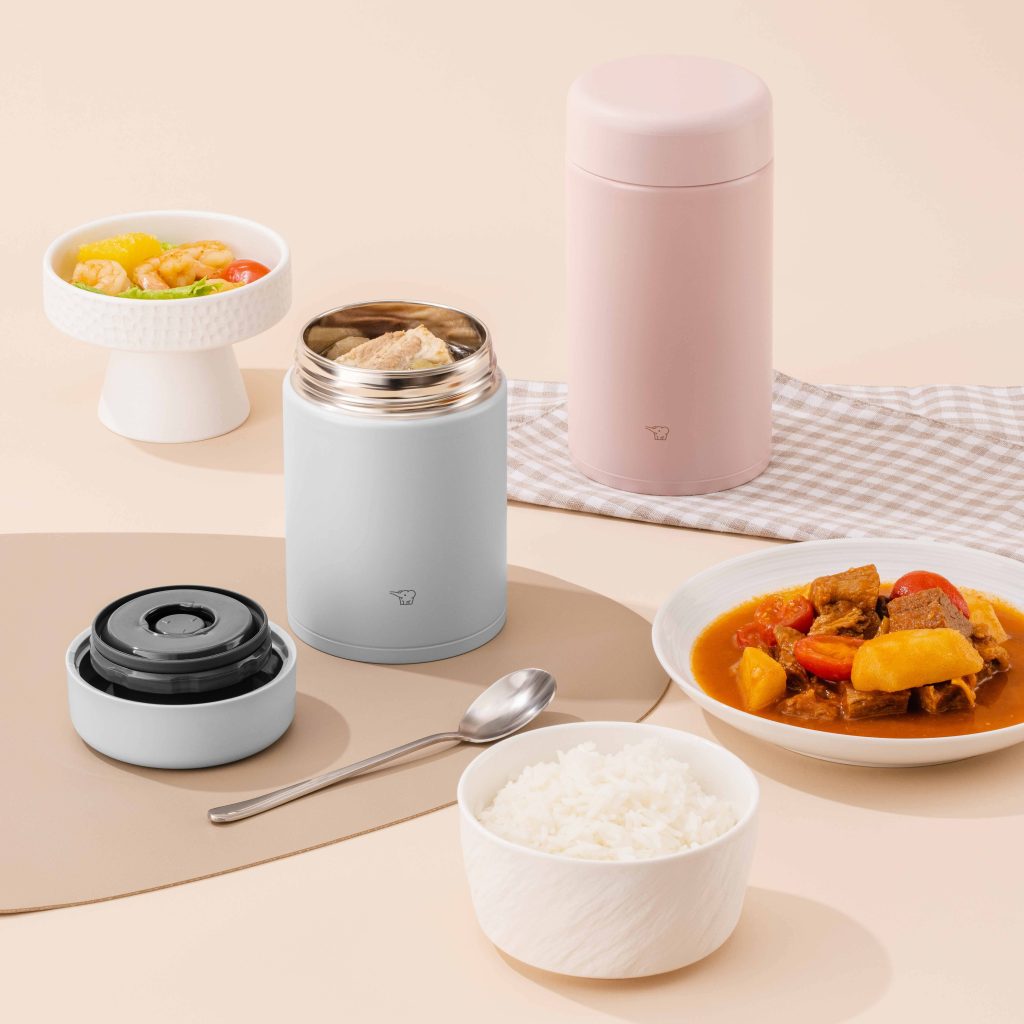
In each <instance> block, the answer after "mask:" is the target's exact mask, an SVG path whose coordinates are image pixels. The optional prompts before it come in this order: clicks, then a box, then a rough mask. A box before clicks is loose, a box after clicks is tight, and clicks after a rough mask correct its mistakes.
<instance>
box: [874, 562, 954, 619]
mask: <svg viewBox="0 0 1024 1024" xmlns="http://www.w3.org/2000/svg"><path fill="white" fill-rule="evenodd" d="M933 589H938V590H941V591H942V592H943V593H944V594H945V595H946V597H948V598H949V599H950V601H952V602H953V604H955V605H956V606H957V608H959V609H960V611H962V612H963V613H964V615H965V616H966V617H967V618H968V619H969V618H970V617H971V609H970V608H968V607H967V602H966V601H965V600H964V595H963V594H961V593H960V591H959V590H957V589H956V587H954V586H953V584H952V583H950V582H949V580H947V579H946V577H945V576H940V575H939V574H938V573H937V572H925V571H924V570H923V569H918V570H917V571H915V572H908V573H906V574H904V575H903V576H901V577H900V578H899V579H898V580H897V581H896V582H895V583H894V584H893V585H892V592H891V594H890V595H889V596H890V597H906V596H907V594H916V593H918V592H919V591H922V590H933Z"/></svg>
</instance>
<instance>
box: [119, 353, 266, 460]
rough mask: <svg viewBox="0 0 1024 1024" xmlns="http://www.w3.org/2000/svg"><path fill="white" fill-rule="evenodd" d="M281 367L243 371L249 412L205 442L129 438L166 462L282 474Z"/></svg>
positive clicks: (145, 450) (147, 452)
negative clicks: (241, 420) (227, 430)
mask: <svg viewBox="0 0 1024 1024" xmlns="http://www.w3.org/2000/svg"><path fill="white" fill-rule="evenodd" d="M284 373H285V371H284V370H271V369H264V370H243V371H242V377H243V378H244V379H245V390H246V391H247V392H248V393H249V402H250V404H251V406H252V411H251V412H250V413H249V418H248V419H247V420H246V421H245V422H244V423H243V424H242V425H241V426H240V427H238V428H236V429H235V430H232V431H231V432H230V433H228V434H222V435H221V436H220V437H211V438H210V439H209V440H207V441H191V442H189V443H187V444H150V443H149V442H146V441H133V442H132V444H134V445H135V447H136V448H138V449H139V450H140V451H143V452H145V453H146V454H147V455H152V456H154V457H155V458H158V459H165V460H166V461H168V462H177V463H181V464H183V465H186V466H199V467H201V468H203V469H222V470H231V471H233V472H236V473H282V472H284V453H283V448H282V444H281V380H282V378H283V377H284Z"/></svg>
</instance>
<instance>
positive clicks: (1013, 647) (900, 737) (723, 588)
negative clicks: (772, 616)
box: [653, 538, 1024, 768]
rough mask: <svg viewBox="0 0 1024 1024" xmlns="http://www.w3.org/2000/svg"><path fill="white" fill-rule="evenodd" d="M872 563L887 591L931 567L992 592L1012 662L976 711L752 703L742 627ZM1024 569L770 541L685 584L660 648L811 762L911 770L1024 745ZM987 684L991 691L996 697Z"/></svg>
mask: <svg viewBox="0 0 1024 1024" xmlns="http://www.w3.org/2000/svg"><path fill="white" fill-rule="evenodd" d="M867 564H874V565H875V566H877V568H878V572H879V576H880V578H881V581H882V586H881V592H882V596H883V597H884V595H885V594H886V593H887V588H888V586H889V585H891V584H892V582H893V581H895V580H897V579H898V578H899V577H901V576H903V575H904V574H905V573H909V572H914V571H916V570H926V571H930V572H933V573H938V574H940V575H941V576H944V577H946V579H948V580H949V581H950V582H952V583H953V584H954V586H955V587H957V588H962V589H963V590H964V591H968V592H971V593H972V594H975V595H983V596H984V598H986V599H987V600H988V601H989V602H991V604H992V605H993V607H994V608H995V609H996V611H997V613H998V616H999V620H1000V622H1001V623H1002V625H1003V627H1004V629H1005V630H1006V632H1007V633H1008V634H1009V638H1008V639H1007V640H1005V641H1004V642H1003V645H1002V646H1003V647H1004V648H1005V650H1006V652H1007V653H1008V655H1009V660H1010V668H1009V669H1008V670H1007V671H1005V672H1001V673H999V675H998V677H992V678H991V679H990V680H988V681H986V682H985V683H984V684H983V685H982V686H980V687H979V688H978V689H977V701H976V703H975V705H974V707H972V708H968V709H964V710H955V711H947V712H945V713H941V714H931V713H928V712H927V711H925V710H924V709H923V708H922V707H920V706H918V704H917V703H916V702H912V703H911V705H910V707H909V709H908V710H907V711H906V712H905V713H902V714H891V715H885V716H881V717H875V718H866V719H863V720H859V719H858V720H847V719H845V718H841V717H840V718H835V719H829V720H815V719H802V718H796V717H788V716H787V715H784V714H781V713H779V712H777V711H776V710H774V709H773V708H772V707H769V708H766V709H762V710H759V711H754V712H752V711H748V710H746V708H745V705H744V701H743V697H742V694H741V692H740V687H739V683H738V679H737V673H736V669H737V665H738V662H739V660H740V657H741V655H742V650H741V649H740V648H739V647H738V646H737V644H736V641H735V638H734V637H735V633H736V630H737V629H738V628H740V627H741V626H742V625H744V624H745V623H746V622H747V621H748V620H749V619H750V618H751V615H752V613H753V610H754V607H755V606H756V604H757V603H758V601H759V600H760V599H762V598H764V597H765V596H767V595H771V594H775V593H784V592H790V591H797V590H804V589H806V588H807V586H808V585H809V584H810V583H811V582H812V581H813V580H814V579H816V578H818V577H822V576H827V575H830V574H834V573H841V572H843V571H844V570H847V569H850V568H852V567H855V566H863V565H867ZM1022 609H1024V567H1022V566H1021V564H1020V563H1019V562H1017V561H1014V560H1013V559H1009V558H1004V557H1002V556H1000V555H994V554H990V553H988V552H983V551H976V550H974V549H972V548H968V547H963V546H960V545H955V544H945V543H938V542H932V541H921V540H895V539H868V538H864V539H860V538H857V539H847V540H825V541H810V542H804V543H800V544H792V545H787V546H785V547H779V548H772V549H770V550H768V551H759V552H755V553H754V554H750V555H743V556H741V557H739V558H734V559H731V560H729V561H727V562H723V563H722V564H720V565H717V566H715V567H713V568H711V569H708V570H706V571H705V572H702V573H700V574H699V575H697V576H694V577H692V578H691V579H689V580H688V581H687V582H686V583H684V584H683V585H682V586H681V587H679V588H678V589H677V590H676V591H675V592H674V593H673V594H672V595H671V596H670V597H669V598H668V600H667V601H666V602H665V603H664V604H663V605H662V607H661V608H660V609H659V611H658V614H657V616H656V618H655V620H654V630H653V639H654V648H655V651H656V653H657V656H658V659H659V660H660V661H661V664H662V665H663V666H664V668H665V670H666V671H667V672H668V674H669V675H670V676H671V677H672V679H673V680H674V681H675V683H676V684H677V685H678V686H679V687H680V688H681V689H682V690H683V691H684V692H685V693H686V694H687V696H689V697H690V698H691V699H692V700H694V701H696V703H697V704H699V705H700V706H701V707H702V708H703V709H704V710H705V711H707V712H708V713H709V714H711V715H713V716H715V717H716V718H719V719H721V720H722V721H723V722H726V723H727V724H729V725H731V726H733V727H734V728H736V729H739V730H740V731H741V732H744V733H747V734H748V735H751V736H754V737H756V738H758V739H762V740H766V741H767V742H769V743H774V744H776V745H777V746H780V747H784V748H786V749H787V750H792V751H795V752H797V753H800V754H806V755H808V756H810V757H816V758H821V759H823V760H827V761H835V762H838V763H842V764H853V765H869V766H873V767H893V768H895V767H911V766H918V765H930V764H941V763H944V762H947V761H958V760H961V759H963V758H967V757H975V756H977V755H979V754H987V753H990V752H992V751H995V750H1001V749H1003V748H1004V747H1009V746H1012V745H1013V744H1016V743H1020V742H1021V741H1024V610H1022ZM986 688H988V692H987V693H986Z"/></svg>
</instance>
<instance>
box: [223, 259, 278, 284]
mask: <svg viewBox="0 0 1024 1024" xmlns="http://www.w3.org/2000/svg"><path fill="white" fill-rule="evenodd" d="M269 273H270V267H267V266H264V265H263V264H262V263H258V262H257V261H256V260H235V261H234V263H229V264H228V265H227V266H226V267H225V268H224V269H223V270H222V271H221V272H220V273H219V274H217V275H216V276H217V277H220V278H223V279H224V280H225V281H231V282H232V283H233V284H252V282H253V281H258V280H259V279H260V278H261V277H266V276H267V274H269Z"/></svg>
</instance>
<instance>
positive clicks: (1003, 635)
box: [964, 594, 1010, 644]
mask: <svg viewBox="0 0 1024 1024" xmlns="http://www.w3.org/2000/svg"><path fill="white" fill-rule="evenodd" d="M964 600H965V601H966V602H967V607H968V609H969V610H970V613H971V625H972V626H985V627H987V628H988V631H989V634H990V635H991V637H992V639H993V640H994V641H995V642H996V643H997V644H1001V643H1005V642H1006V641H1007V640H1009V639H1010V634H1009V633H1007V632H1006V630H1005V629H1004V628H1003V624H1002V623H1001V622H1000V621H999V616H998V615H997V614H996V610H995V608H994V607H993V606H992V602H991V601H989V600H987V599H986V598H984V597H982V596H981V595H980V594H965V595H964Z"/></svg>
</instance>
